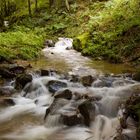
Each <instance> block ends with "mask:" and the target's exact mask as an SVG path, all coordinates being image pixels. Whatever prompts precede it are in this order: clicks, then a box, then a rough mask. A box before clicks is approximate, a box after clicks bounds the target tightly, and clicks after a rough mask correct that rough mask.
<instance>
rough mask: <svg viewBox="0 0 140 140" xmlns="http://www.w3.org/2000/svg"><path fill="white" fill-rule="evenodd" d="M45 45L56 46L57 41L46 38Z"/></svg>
mask: <svg viewBox="0 0 140 140" xmlns="http://www.w3.org/2000/svg"><path fill="white" fill-rule="evenodd" d="M44 45H45V46H47V47H54V46H55V43H54V42H53V41H52V40H46V41H45V42H44Z"/></svg>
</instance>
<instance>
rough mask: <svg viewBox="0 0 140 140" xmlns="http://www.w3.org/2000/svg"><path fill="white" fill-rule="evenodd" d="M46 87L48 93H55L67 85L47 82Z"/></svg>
mask: <svg viewBox="0 0 140 140" xmlns="http://www.w3.org/2000/svg"><path fill="white" fill-rule="evenodd" d="M47 86H48V89H49V91H50V92H52V93H55V92H56V91H58V90H59V89H61V88H66V87H67V84H66V83H65V82H62V81H57V80H51V81H49V82H48V84H47Z"/></svg>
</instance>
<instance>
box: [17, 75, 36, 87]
mask: <svg viewBox="0 0 140 140" xmlns="http://www.w3.org/2000/svg"><path fill="white" fill-rule="evenodd" d="M32 79H33V78H32V75H30V74H21V75H19V76H18V77H17V78H16V82H15V88H16V89H23V88H24V87H25V85H26V84H27V83H30V82H31V81H32Z"/></svg>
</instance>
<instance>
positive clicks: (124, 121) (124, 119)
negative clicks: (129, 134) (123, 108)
mask: <svg viewBox="0 0 140 140" xmlns="http://www.w3.org/2000/svg"><path fill="white" fill-rule="evenodd" d="M120 125H121V127H122V128H123V129H126V128H127V123H126V118H125V117H122V118H120Z"/></svg>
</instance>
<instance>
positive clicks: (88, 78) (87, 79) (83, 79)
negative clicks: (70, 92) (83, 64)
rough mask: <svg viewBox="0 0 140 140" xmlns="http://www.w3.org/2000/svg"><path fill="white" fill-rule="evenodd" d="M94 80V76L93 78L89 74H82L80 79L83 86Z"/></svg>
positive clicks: (89, 84) (90, 83)
mask: <svg viewBox="0 0 140 140" xmlns="http://www.w3.org/2000/svg"><path fill="white" fill-rule="evenodd" d="M94 80H95V78H93V77H92V76H91V75H88V76H83V77H81V79H80V81H81V83H82V84H83V86H91V85H92V83H93V81H94Z"/></svg>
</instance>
